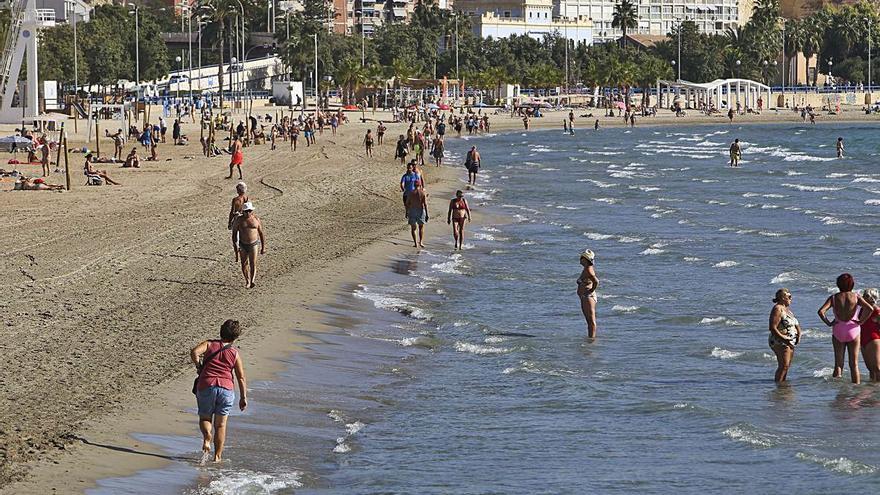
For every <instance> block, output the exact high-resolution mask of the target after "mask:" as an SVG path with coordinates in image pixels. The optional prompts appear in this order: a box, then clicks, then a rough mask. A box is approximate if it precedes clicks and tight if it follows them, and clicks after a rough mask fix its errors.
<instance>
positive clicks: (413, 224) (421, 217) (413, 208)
mask: <svg viewBox="0 0 880 495" xmlns="http://www.w3.org/2000/svg"><path fill="white" fill-rule="evenodd" d="M406 219H407V222H408V223H409V227H410V233H411V234H412V239H413V247H416V248H420V247H421V248H423V247H425V244H424V240H425V224H426V223H428V195H427V193H425V188H424V187H423V186H422V182H421V181H419V182H417V183H416V188H415V190H414V191H412V192H410V193H409V194H407V195H406ZM416 228H418V231H419V235H418V238H416Z"/></svg>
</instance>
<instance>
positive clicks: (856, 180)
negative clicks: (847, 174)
mask: <svg viewBox="0 0 880 495" xmlns="http://www.w3.org/2000/svg"><path fill="white" fill-rule="evenodd" d="M853 182H880V179H875V178H873V177H856V178H855V179H853Z"/></svg>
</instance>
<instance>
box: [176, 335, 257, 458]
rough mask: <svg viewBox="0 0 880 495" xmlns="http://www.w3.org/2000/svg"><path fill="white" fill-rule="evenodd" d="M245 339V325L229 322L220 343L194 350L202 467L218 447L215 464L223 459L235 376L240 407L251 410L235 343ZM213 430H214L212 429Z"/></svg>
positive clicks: (205, 345) (208, 342) (206, 343)
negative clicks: (242, 334)
mask: <svg viewBox="0 0 880 495" xmlns="http://www.w3.org/2000/svg"><path fill="white" fill-rule="evenodd" d="M240 335H241V325H240V324H239V323H238V322H237V321H235V320H226V321H225V322H223V325H222V326H221V327H220V340H206V341H204V342H202V343H200V344H199V345H197V346H195V347H193V348H192V350H191V351H190V359H192V362H193V364H195V366H196V370H198V372H199V377H198V379H197V380H196V383H195V390H194V392H195V394H196V401H197V403H198V408H199V429H200V430H201V431H202V440H203V441H202V463H204V462H206V461H207V460H208V456H209V455H210V453H211V443H212V441H213V444H214V462H220V461H221V460H222V458H223V445H224V443H225V442H226V419H227V418H228V417H229V412H230V410H232V405H233V403H234V402H235V391H234V388H235V385H234V383H233V373H234V374H235V376H237V377H238V390H239V396H240V398H239V401H238V407H239V408H240V409H241V410H242V411H244V410H245V408H246V407H247V381H246V379H245V376H244V364H243V363H242V360H241V355H239V352H238V349H236V348H235V347H232V343H233V342H234V341H235V339H237V338H238V337H239V336H240ZM212 427H213V428H212Z"/></svg>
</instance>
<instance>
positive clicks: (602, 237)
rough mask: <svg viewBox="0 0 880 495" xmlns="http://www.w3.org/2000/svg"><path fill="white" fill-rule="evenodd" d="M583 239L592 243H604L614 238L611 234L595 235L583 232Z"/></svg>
mask: <svg viewBox="0 0 880 495" xmlns="http://www.w3.org/2000/svg"><path fill="white" fill-rule="evenodd" d="M584 237H586V238H587V239H590V240H593V241H604V240H606V239H611V238H612V237H614V236H613V235H611V234H597V233H596V232H584Z"/></svg>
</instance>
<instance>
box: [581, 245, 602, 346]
mask: <svg viewBox="0 0 880 495" xmlns="http://www.w3.org/2000/svg"><path fill="white" fill-rule="evenodd" d="M595 257H596V256H595V254H593V252H592V251H590V250H589V249H586V250H584V252H582V253H581V266H582V267H584V269H583V271H582V272H581V276H580V277H578V279H577V286H578V288H577V294H578V297H580V300H581V311H583V313H584V318H585V319H586V320H587V336H589V337H590V338H591V339H594V338H596V330H597V328H596V327H597V325H596V289H597V288H598V287H599V279H598V277H596V269H595V268H594V267H593V260H594V259H595Z"/></svg>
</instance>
